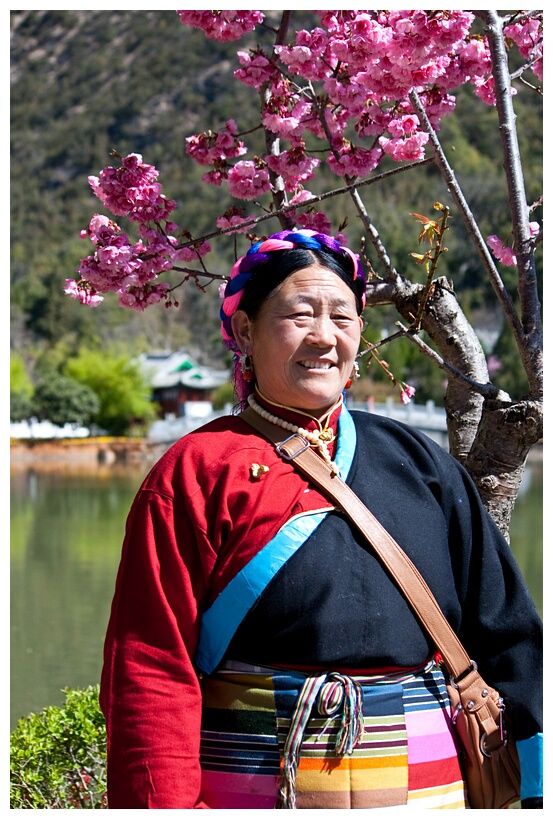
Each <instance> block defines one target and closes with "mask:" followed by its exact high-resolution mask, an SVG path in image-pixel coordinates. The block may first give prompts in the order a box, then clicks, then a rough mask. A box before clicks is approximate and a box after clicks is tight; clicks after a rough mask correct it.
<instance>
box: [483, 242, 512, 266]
mask: <svg viewBox="0 0 553 819" xmlns="http://www.w3.org/2000/svg"><path fill="white" fill-rule="evenodd" d="M486 244H487V245H488V247H489V248H491V251H492V253H493V255H494V256H495V258H496V259H497V260H498V261H500V262H501V264H504V265H507V267H514V266H516V263H517V257H516V256H515V254H514V251H513V248H512V247H509V246H508V245H505V244H503V242H502V241H501V239H500V238H499V236H496V235H495V234H493V235H492V236H488V238H487V239H486Z"/></svg>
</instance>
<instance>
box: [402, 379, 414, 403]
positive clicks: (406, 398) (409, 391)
mask: <svg viewBox="0 0 553 819" xmlns="http://www.w3.org/2000/svg"><path fill="white" fill-rule="evenodd" d="M415 393H416V389H415V388H414V387H411V386H410V385H409V384H403V389H402V391H401V393H400V396H399V397H400V399H401V403H402V404H409V403H410V402H411V398H414V396H415Z"/></svg>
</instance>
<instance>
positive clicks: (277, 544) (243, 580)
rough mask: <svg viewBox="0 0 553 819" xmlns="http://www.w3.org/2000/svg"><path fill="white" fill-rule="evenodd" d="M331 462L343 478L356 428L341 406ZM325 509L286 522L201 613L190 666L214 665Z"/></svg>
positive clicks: (209, 669)
mask: <svg viewBox="0 0 553 819" xmlns="http://www.w3.org/2000/svg"><path fill="white" fill-rule="evenodd" d="M338 430H339V435H338V447H337V451H336V457H335V459H334V462H335V463H336V465H337V466H338V469H339V470H340V475H341V477H342V478H343V479H344V480H346V478H347V476H348V474H349V470H350V468H351V464H352V462H353V456H354V453H355V444H356V431H355V425H354V423H353V419H352V417H351V415H350V413H349V412H348V411H347V409H346V408H345V407H343V408H342V412H341V413H340V420H339V427H338ZM327 514H328V512H316V513H314V514H308V515H303V516H302V517H298V518H295V519H294V520H291V521H290V522H289V523H286V524H285V525H284V526H283V527H282V529H281V530H280V531H279V532H278V534H277V535H275V537H274V538H273V539H272V540H271V541H270V542H269V543H267V545H266V546H264V547H263V549H262V550H261V551H260V552H258V553H257V554H256V556H255V557H254V558H252V560H250V562H249V563H248V564H247V565H246V566H244V568H243V569H242V571H240V572H239V573H238V574H237V575H236V576H235V577H233V579H232V580H231V581H230V583H229V584H228V585H227V586H226V587H225V588H224V589H223V591H222V592H221V593H220V594H219V596H218V597H217V598H216V600H214V602H213V604H212V605H211V606H210V608H209V609H207V611H205V612H204V613H203V615H202V622H201V626H200V638H199V642H198V648H197V651H196V655H195V657H194V665H195V666H196V668H198V669H199V670H200V671H203V672H204V673H205V674H211V672H212V671H213V670H214V669H215V668H216V667H217V665H218V664H219V663H220V661H221V660H222V658H223V655H224V653H225V651H226V650H227V648H228V646H229V643H230V641H231V640H232V638H233V636H234V633H235V632H236V629H237V628H238V626H239V625H240V623H241V622H242V620H243V619H244V617H245V616H246V614H247V613H248V611H249V610H250V608H251V607H252V606H253V604H254V603H255V601H256V600H257V599H258V597H259V596H260V594H261V593H262V592H263V590H264V589H265V588H266V587H267V585H268V584H269V583H270V581H271V580H272V579H273V577H274V576H275V575H276V573H277V572H278V571H279V569H280V568H281V567H282V566H283V565H284V564H285V563H286V561H287V560H288V559H289V558H290V557H292V555H293V554H294V553H295V552H296V551H297V550H298V549H299V548H300V546H301V545H302V544H303V543H305V541H306V540H307V538H308V537H310V536H311V535H312V534H313V532H314V531H315V529H316V528H317V526H319V524H320V523H322V521H323V520H324V518H325V517H326V515H327Z"/></svg>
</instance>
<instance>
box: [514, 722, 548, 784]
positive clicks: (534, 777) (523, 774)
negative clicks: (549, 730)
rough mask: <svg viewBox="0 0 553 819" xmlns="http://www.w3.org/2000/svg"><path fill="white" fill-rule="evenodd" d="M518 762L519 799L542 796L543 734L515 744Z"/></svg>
mask: <svg viewBox="0 0 553 819" xmlns="http://www.w3.org/2000/svg"><path fill="white" fill-rule="evenodd" d="M516 746H517V751H518V759H519V762H520V798H521V799H531V798H532V797H539V796H543V734H534V736H533V737H530V738H529V739H519V740H517V743H516Z"/></svg>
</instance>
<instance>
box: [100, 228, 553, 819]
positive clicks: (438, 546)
mask: <svg viewBox="0 0 553 819" xmlns="http://www.w3.org/2000/svg"><path fill="white" fill-rule="evenodd" d="M364 299H365V279H364V276H363V273H362V271H361V268H360V266H359V263H358V260H357V258H356V256H355V255H354V254H353V253H352V252H351V251H350V250H349V249H347V248H344V247H341V246H340V245H339V244H338V243H337V242H336V241H335V240H333V239H331V238H330V237H328V236H325V235H323V234H316V233H314V232H312V231H297V232H291V231H284V232H282V233H277V234H274V236H271V237H270V238H269V239H268V240H265V241H263V242H258V243H256V244H254V245H253V246H252V247H251V249H250V251H249V252H248V254H246V256H244V257H242V258H241V259H239V260H238V261H237V263H236V264H235V265H234V267H233V269H232V271H231V277H230V281H229V283H228V284H227V287H226V290H225V295H224V301H223V305H222V309H221V318H222V334H223V339H224V343H225V345H226V346H227V348H229V349H231V350H233V352H234V354H235V355H234V359H235V365H236V370H235V385H236V391H237V394H238V397H239V399H240V401H241V403H242V406H245V405H246V403H249V405H250V406H251V407H252V409H253V410H254V411H255V412H256V413H258V414H262V415H265V417H269V418H270V419H272V420H273V422H274V423H275V424H278V425H280V426H282V427H283V428H284V430H289V431H290V432H291V433H293V432H294V431H296V430H297V429H300V430H301V434H302V435H304V437H305V438H306V439H308V440H309V443H310V445H311V446H312V447H313V449H314V450H315V451H316V452H317V453H319V455H320V456H321V457H322V458H323V459H324V460H325V461H326V462H327V463H328V464H329V466H330V467H331V468H332V469H334V470H335V471H339V472H340V474H341V475H342V476H343V477H344V478H345V479H346V480H347V482H348V484H350V486H352V488H353V489H354V490H355V491H356V492H357V494H358V495H359V496H360V497H361V499H362V500H363V501H364V502H365V503H366V505H368V506H369V508H370V509H371V510H372V511H373V513H374V514H375V515H376V517H377V518H379V519H380V521H381V522H382V523H383V524H384V525H385V526H386V527H387V528H388V530H389V531H390V533H391V534H392V535H393V536H394V537H395V539H396V540H397V541H398V542H399V543H400V545H401V546H402V547H403V548H404V549H405V551H406V552H407V553H408V554H409V556H410V557H411V559H412V560H413V561H414V562H415V563H416V565H417V567H418V569H419V571H420V572H421V573H422V575H423V576H424V577H425V579H426V581H427V583H428V584H429V586H430V587H431V589H432V591H433V592H434V594H435V596H436V598H437V600H438V603H439V604H440V606H441V607H442V609H443V611H444V613H445V614H446V616H447V618H448V619H449V621H450V622H451V624H452V625H453V627H454V628H455V630H456V632H457V633H458V634H459V636H460V638H461V640H462V641H463V642H464V644H465V647H466V649H467V651H468V652H469V654H470V656H471V658H473V659H474V660H475V661H476V662H477V663H478V665H479V668H480V670H481V671H482V674H483V676H484V678H485V679H486V680H487V682H488V683H489V684H490V685H494V687H497V688H498V689H499V690H500V691H501V693H502V694H503V696H504V697H505V699H506V701H507V703H508V705H507V708H508V714H509V717H510V720H511V731H512V735H513V737H514V739H515V740H516V741H517V747H518V749H519V755H520V758H521V765H522V771H523V783H522V796H523V798H524V799H525V802H524V805H525V806H538V805H539V804H540V803H539V797H540V796H541V784H540V767H539V762H538V754H539V749H540V747H541V719H540V703H541V698H540V694H539V688H540V679H541V677H540V664H541V642H540V641H541V623H540V620H539V617H538V615H537V613H536V610H535V607H534V605H533V603H532V601H531V599H530V595H529V593H528V590H527V588H526V586H525V584H524V581H523V579H522V577H521V574H520V571H519V569H518V567H517V565H516V563H515V561H514V559H513V556H512V554H511V552H510V550H509V548H508V546H507V544H506V543H505V541H504V539H503V538H502V536H501V535H500V533H499V531H498V530H497V528H496V527H495V525H494V524H493V523H492V521H491V519H490V518H489V517H488V515H487V514H486V512H485V510H484V509H483V507H482V504H481V502H480V500H479V498H478V495H477V493H476V491H475V489H474V486H473V485H472V483H471V481H470V479H469V478H468V476H467V474H466V473H465V472H464V470H463V469H462V467H461V466H460V465H459V464H458V463H457V461H455V460H454V459H453V458H451V457H450V456H449V455H448V454H446V453H445V452H444V451H443V450H442V449H441V448H440V447H439V446H437V445H435V444H434V443H433V442H432V441H430V440H429V439H427V438H426V437H425V436H423V435H421V434H419V433H418V432H416V431H414V430H413V429H411V428H409V427H407V426H404V425H401V424H397V423H395V422H392V421H390V420H388V419H384V418H380V417H378V416H374V415H372V414H370V413H365V412H351V413H350V412H348V411H347V409H346V407H345V406H344V402H343V395H344V392H343V391H344V389H345V388H346V386H347V384H348V381H350V379H351V378H352V377H353V374H354V370H355V358H356V354H357V351H358V347H359V343H360V334H361V318H360V315H361V313H362V310H363V307H364ZM438 663H439V657H436V656H435V653H434V648H433V646H432V644H431V641H430V640H429V638H428V637H427V635H426V634H425V633H424V631H423V630H422V629H421V627H420V625H419V623H418V621H417V619H416V617H415V616H414V615H413V613H412V611H411V609H410V607H409V605H408V604H407V602H406V601H405V599H404V598H403V596H402V595H401V593H400V592H399V590H398V588H397V587H396V585H395V584H394V582H393V580H391V579H390V578H389V576H388V575H387V573H386V571H385V570H384V569H383V568H382V566H381V565H380V563H379V561H378V560H377V559H376V557H375V556H374V554H373V553H372V550H371V548H370V546H368V544H367V543H366V542H364V541H363V538H362V537H361V536H360V535H359V534H357V533H356V531H354V527H352V525H350V523H348V521H347V519H346V518H345V517H344V516H343V515H341V514H339V513H338V512H337V511H336V510H335V509H334V507H333V504H332V502H331V501H329V499H328V498H327V497H325V496H324V495H323V494H322V493H321V492H319V491H318V490H317V489H316V488H315V487H314V486H312V485H310V484H309V482H308V481H307V480H306V479H305V478H303V477H302V475H301V474H300V473H299V472H298V471H297V470H296V468H295V466H294V464H293V463H292V462H291V461H289V460H285V459H283V458H282V457H281V456H280V455H279V454H278V452H277V451H276V449H275V448H274V446H273V445H272V444H270V443H269V442H268V441H267V440H265V439H264V438H262V437H260V436H259V434H258V433H256V432H255V431H254V430H253V428H252V427H251V426H249V425H248V424H247V423H246V422H245V421H244V420H243V419H242V418H240V417H239V416H228V417H222V418H218V419H216V420H215V421H212V422H210V423H208V424H206V425H205V426H203V427H201V428H200V429H198V430H196V431H195V432H192V433H190V434H188V435H186V436H185V437H184V438H183V439H181V440H180V441H179V442H177V443H176V444H175V445H174V446H173V447H172V448H171V449H170V450H169V451H168V452H167V453H166V454H165V455H164V456H163V457H162V458H161V459H160V460H159V462H158V463H157V464H156V465H155V466H154V468H153V469H152V471H151V472H150V474H149V475H148V477H147V478H146V480H145V481H144V483H143V485H142V487H141V489H140V491H139V492H138V494H137V497H136V499H135V501H134V503H133V506H132V509H131V512H130V514H129V518H128V522H127V530H126V537H125V543H124V547H123V554H122V560H121V565H120V569H119V574H118V579H117V585H116V593H115V598H114V602H113V607H112V614H111V619H110V624H109V628H108V633H107V638H106V647H105V663H104V670H103V674H102V685H101V704H102V708H103V711H104V714H105V716H106V723H107V731H108V747H109V750H108V801H109V806H110V807H111V808H134V807H137V808H273V807H275V806H276V807H283V808H294V807H297V808H303V807H309V808H317V807H323V808H357V807H384V806H393V805H404V804H408V805H409V806H415V807H446V808H452V807H455V808H464V807H466V802H465V795H464V785H463V780H462V774H461V770H460V766H459V760H458V757H457V752H456V749H455V745H454V740H453V734H454V731H453V730H452V727H451V719H450V714H449V704H448V700H447V694H446V690H445V685H444V678H443V675H442V671H441V669H440V667H439V664H438ZM298 756H299V766H296V760H297V758H298Z"/></svg>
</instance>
